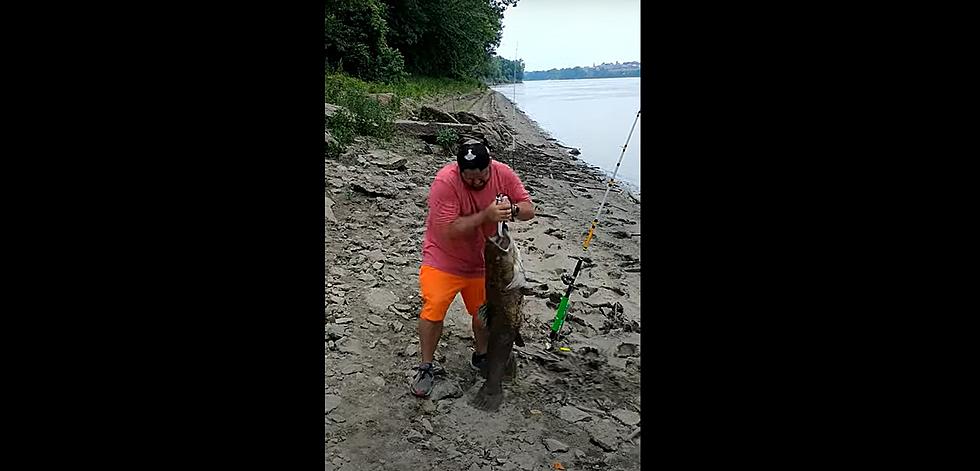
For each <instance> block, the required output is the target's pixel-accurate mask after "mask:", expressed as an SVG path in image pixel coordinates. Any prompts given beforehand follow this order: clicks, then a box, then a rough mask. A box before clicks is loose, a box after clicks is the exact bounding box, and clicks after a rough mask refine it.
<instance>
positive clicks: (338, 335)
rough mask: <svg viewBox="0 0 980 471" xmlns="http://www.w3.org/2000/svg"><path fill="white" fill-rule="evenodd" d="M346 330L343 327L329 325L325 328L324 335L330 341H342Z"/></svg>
mask: <svg viewBox="0 0 980 471" xmlns="http://www.w3.org/2000/svg"><path fill="white" fill-rule="evenodd" d="M345 330H346V329H345V328H344V327H343V326H340V325H337V324H327V325H326V326H325V327H324V335H326V337H327V338H328V339H329V340H340V339H342V338H344V331H345Z"/></svg>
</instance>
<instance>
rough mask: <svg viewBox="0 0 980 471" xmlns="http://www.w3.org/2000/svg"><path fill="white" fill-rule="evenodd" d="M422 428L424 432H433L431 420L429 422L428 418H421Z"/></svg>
mask: <svg viewBox="0 0 980 471" xmlns="http://www.w3.org/2000/svg"><path fill="white" fill-rule="evenodd" d="M422 428H424V429H425V431H426V432H429V433H434V431H433V428H432V422H429V419H422Z"/></svg>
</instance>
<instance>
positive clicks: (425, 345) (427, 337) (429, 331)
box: [419, 317, 486, 363]
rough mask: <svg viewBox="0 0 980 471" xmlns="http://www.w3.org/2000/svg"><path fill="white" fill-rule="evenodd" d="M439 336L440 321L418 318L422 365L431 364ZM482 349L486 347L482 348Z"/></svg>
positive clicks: (440, 331)
mask: <svg viewBox="0 0 980 471" xmlns="http://www.w3.org/2000/svg"><path fill="white" fill-rule="evenodd" d="M441 336H442V321H438V322H436V321H430V320H426V319H423V318H422V317H419V343H420V344H421V347H420V348H421V350H422V363H432V357H433V356H434V355H435V353H436V345H439V337H441ZM484 343H485V342H484ZM484 348H486V347H485V346H484ZM484 351H486V350H484Z"/></svg>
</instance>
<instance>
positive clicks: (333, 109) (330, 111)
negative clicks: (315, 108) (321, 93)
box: [323, 103, 347, 118]
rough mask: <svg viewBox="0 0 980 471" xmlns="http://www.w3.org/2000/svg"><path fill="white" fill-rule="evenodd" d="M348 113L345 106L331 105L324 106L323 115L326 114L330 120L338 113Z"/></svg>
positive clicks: (325, 104)
mask: <svg viewBox="0 0 980 471" xmlns="http://www.w3.org/2000/svg"><path fill="white" fill-rule="evenodd" d="M346 112H347V108H344V107H343V106H338V105H334V104H331V103H324V104H323V114H325V115H326V116H327V118H330V117H332V116H333V115H335V114H337V113H346Z"/></svg>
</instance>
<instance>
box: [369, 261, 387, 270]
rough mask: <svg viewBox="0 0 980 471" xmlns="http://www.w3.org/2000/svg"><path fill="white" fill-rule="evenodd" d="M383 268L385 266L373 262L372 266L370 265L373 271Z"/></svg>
mask: <svg viewBox="0 0 980 471" xmlns="http://www.w3.org/2000/svg"><path fill="white" fill-rule="evenodd" d="M384 266H385V264H383V263H381V262H374V264H373V265H371V268H373V269H375V270H380V269H382V268H384Z"/></svg>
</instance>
